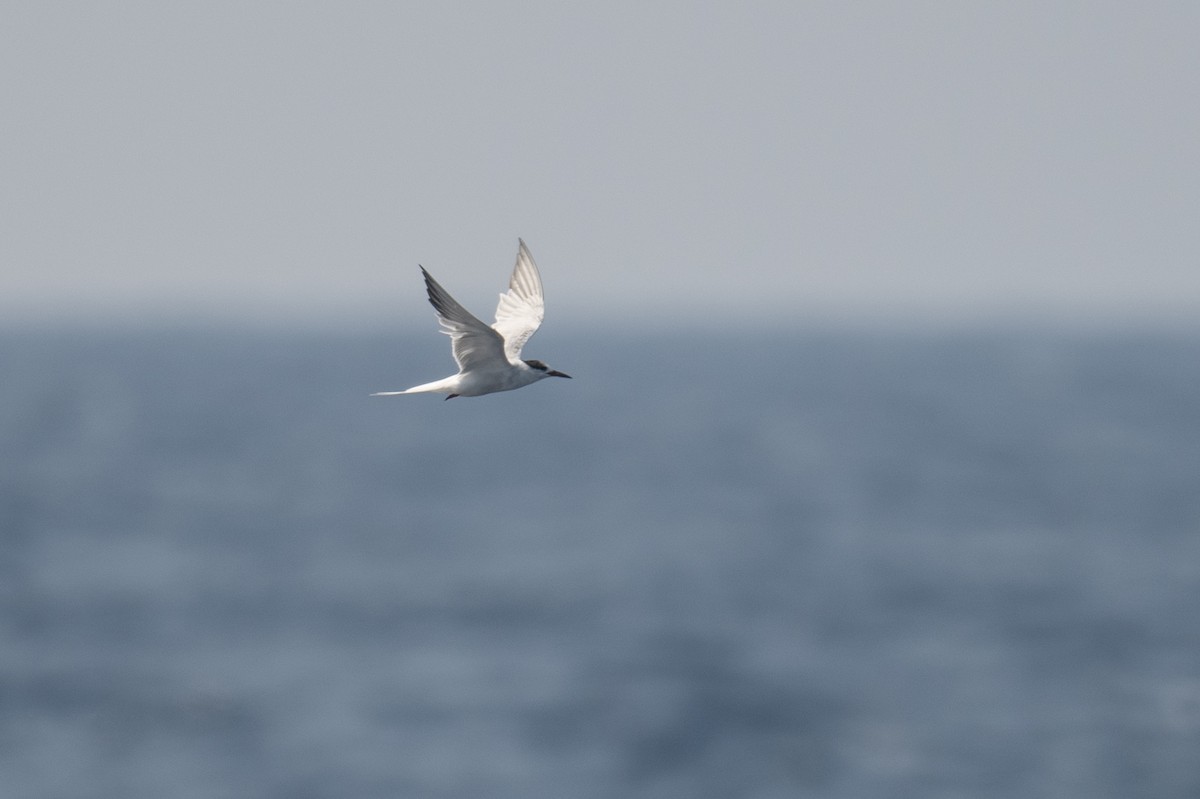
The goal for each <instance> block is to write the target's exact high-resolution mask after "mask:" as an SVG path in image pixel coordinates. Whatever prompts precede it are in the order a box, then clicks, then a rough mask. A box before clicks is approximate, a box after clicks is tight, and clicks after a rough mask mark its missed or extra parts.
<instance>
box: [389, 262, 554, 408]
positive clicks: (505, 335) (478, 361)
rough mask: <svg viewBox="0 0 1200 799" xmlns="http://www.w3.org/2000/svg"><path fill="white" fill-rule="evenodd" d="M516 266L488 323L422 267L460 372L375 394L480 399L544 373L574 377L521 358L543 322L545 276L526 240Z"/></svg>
mask: <svg viewBox="0 0 1200 799" xmlns="http://www.w3.org/2000/svg"><path fill="white" fill-rule="evenodd" d="M517 242H518V244H519V247H518V249H517V265H516V266H514V267H513V273H512V277H511V278H509V281H508V291H506V292H504V293H503V294H501V295H500V304H499V305H498V306H496V323H495V324H494V325H492V326H491V327H488V326H487V325H485V324H484V323H483V322H481V321H479V320H478V319H476V318H475V316H474V315H472V314H471V312H470V311H468V310H467V309H466V308H464V307H462V306H461V305H459V304H458V301H457V300H455V299H454V298H453V297H451V296H450V293H449V292H447V291H446V290H445V289H444V288H442V287H441V285H440V284H439V283H438V282H437V281H436V280H434V279H433V276H432V275H430V274H429V272H428V271H426V269H425V267H423V266H422V267H421V274H422V275H424V276H425V290H426V291H427V292H428V294H429V302H430V303H431V304H432V305H433V308H434V310H435V311H437V316H438V322H439V323H441V326H442V332H443V333H445V334H446V335H448V336H450V347H451V349H452V350H453V352H454V360H455V361H456V362H457V363H458V374H456V375H451V376H450V377H446V378H443V379H441V380H435V381H433V382H432V383H422V384H421V385H419V386H413V387H412V388H408V389H405V390H404V391H379V392H376V393H374V394H372V395H371V396H372V397H394V396H398V395H400V394H446V395H448V396H447V397H446V399H454V398H455V397H478V396H481V395H483V394H492V393H494V392H497V391H512V390H513V389H514V388H521V387H523V386H527V385H529V384H530V383H536V382H537V381H539V380H541V379H542V378H545V377H570V375H568V374H563V373H562V372H557V371H555V370H553V369H551V368H550V367H548V366H546V364H544V363H542V362H541V361H533V360H528V361H527V360H522V359H521V348H522V347H524V346H525V342H526V341H529V337H530V336H532V335H533V334H534V333H535V332H536V331H537V329H538V326H539V325H541V324H542V317H543V316H544V313H545V312H544V302H543V300H542V276H541V275H540V274H538V268H537V264H535V263H534V262H533V256H532V255H530V254H529V248H528V247H526V246H525V242H524V241H521V240H520V239H517Z"/></svg>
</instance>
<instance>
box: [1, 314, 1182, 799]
mask: <svg viewBox="0 0 1200 799" xmlns="http://www.w3.org/2000/svg"><path fill="white" fill-rule="evenodd" d="M526 352H527V357H536V358H540V359H542V360H545V361H547V362H548V363H549V364H550V365H551V366H552V367H553V368H555V369H559V370H562V371H565V372H567V373H568V374H571V375H572V377H573V379H572V380H569V381H568V380H546V381H543V382H541V383H538V384H536V385H534V386H530V387H528V388H525V389H522V390H520V391H515V392H508V393H504V394H496V395H492V396H487V397H481V398H458V399H454V400H452V401H449V402H447V401H444V400H443V399H442V398H441V397H438V396H413V397H387V398H379V397H369V396H368V395H369V394H370V393H371V392H373V391H380V390H390V389H400V388H405V387H407V386H409V385H414V384H417V383H422V382H426V381H429V380H433V379H436V378H439V377H443V376H445V375H447V374H450V373H452V371H453V363H452V361H451V359H450V357H449V352H448V347H447V346H446V340H445V339H444V338H439V337H437V336H435V335H434V334H433V333H432V332H431V331H429V330H427V329H426V328H425V327H422V328H420V329H419V330H414V331H408V330H397V329H372V330H363V329H357V330H316V329H297V330H289V329H284V328H254V327H252V326H244V327H238V326H236V325H235V326H231V325H217V324H213V325H211V326H205V325H194V326H191V327H162V328H157V327H154V326H150V325H147V326H137V325H134V324H126V325H123V326H120V327H102V326H94V327H91V328H89V327H87V326H85V325H79V326H74V327H72V326H62V327H45V326H42V327H37V326H32V325H26V326H21V325H8V326H6V327H4V328H3V329H2V330H0V797H5V799H7V798H9V797H11V798H12V799H110V798H111V799H162V798H163V797H172V799H215V798H226V797H227V798H229V799H233V798H234V797H237V798H238V799H241V798H242V797H263V798H264V799H334V798H335V797H337V798H339V799H340V798H343V797H348V798H353V799H377V798H378V799H383V798H384V797H401V798H403V797H430V798H432V799H480V798H481V797H487V798H488V799H539V798H543V797H544V798H545V799H568V798H571V799H708V798H710V797H711V798H712V799H730V798H733V799H740V798H742V797H745V798H746V799H785V798H790V797H814V798H819V799H826V798H828V799H850V798H851V797H853V798H854V799H875V798H878V799H884V798H885V797H886V798H888V799H891V798H893V797H922V799H938V798H939V797H945V798H946V799H950V798H951V797H954V798H959V797H988V798H991V797H1013V798H1017V797H1019V798H1020V799H1037V798H1039V797H1045V799H1064V798H1068V799H1069V798H1072V797H1078V799H1107V798H1111V799H1130V798H1131V797H1155V798H1156V799H1170V798H1174V797H1178V798H1179V799H1188V798H1193V797H1197V796H1200V330H1194V329H1190V330H1189V329H1165V328H1164V329H1161V330H1153V329H1148V330H1133V329H1124V328H1123V329H1113V330H1105V329H1070V328H1054V327H1052V326H1047V327H1046V328H1045V329H1040V330H1036V329H1031V328H1029V327H1021V326H1018V325H1012V326H1011V327H1005V326H1003V325H991V326H985V325H982V324H981V325H979V326H977V327H971V326H959V327H946V328H943V329H925V330H906V329H893V330H868V329H854V328H852V327H850V326H838V325H833V324H831V325H829V326H827V327H816V328H812V329H797V330H781V329H776V328H767V327H764V328H762V329H750V328H748V329H745V330H743V331H742V332H740V333H738V334H734V335H731V334H730V332H729V331H728V330H725V331H722V330H712V331H706V330H702V329H686V328H669V327H666V326H663V327H660V328H658V329H653V330H645V331H641V332H638V331H636V330H632V331H626V332H623V333H621V334H619V335H613V334H611V333H610V332H608V331H605V332H604V334H603V335H600V334H597V333H589V332H587V331H582V330H580V331H566V332H563V331H562V330H554V331H550V330H545V331H543V332H542V333H541V334H540V335H539V336H538V337H537V338H535V339H534V340H533V341H532V342H531V343H530V345H529V346H527V347H526Z"/></svg>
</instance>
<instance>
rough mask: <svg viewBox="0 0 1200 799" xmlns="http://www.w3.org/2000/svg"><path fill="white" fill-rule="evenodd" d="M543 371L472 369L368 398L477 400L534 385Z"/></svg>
mask: <svg viewBox="0 0 1200 799" xmlns="http://www.w3.org/2000/svg"><path fill="white" fill-rule="evenodd" d="M546 376H547V375H546V373H545V372H541V371H538V370H536V369H530V368H529V367H527V366H525V365H524V364H522V365H521V366H513V365H508V366H507V367H506V368H502V369H494V370H493V369H488V370H486V371H485V370H473V371H470V372H461V373H459V374H456V375H451V376H450V377H445V378H442V379H441V380H435V381H433V382H432V383H422V384H421V385H419V386H413V387H412V388H406V389H405V390H403V391H379V392H376V393H375V394H372V395H371V396H372V397H395V396H399V395H401V394H457V395H458V396H460V397H480V396H483V395H484V394H494V393H496V392H497V391H512V390H513V389H516V388H522V387H524V386H527V385H529V384H530V383H536V382H537V381H539V380H541V379H542V378H543V377H546Z"/></svg>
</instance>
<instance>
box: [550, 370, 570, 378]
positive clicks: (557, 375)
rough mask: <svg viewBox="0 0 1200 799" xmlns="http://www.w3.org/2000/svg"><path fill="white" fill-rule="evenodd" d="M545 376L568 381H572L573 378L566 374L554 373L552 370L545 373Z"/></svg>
mask: <svg viewBox="0 0 1200 799" xmlns="http://www.w3.org/2000/svg"><path fill="white" fill-rule="evenodd" d="M546 374H548V375H550V376H551V377H565V378H567V379H568V380H571V379H573V378H572V377H571V376H570V375H568V374H563V373H562V372H556V371H555V370H553V369H551V370H550V371H549V372H546Z"/></svg>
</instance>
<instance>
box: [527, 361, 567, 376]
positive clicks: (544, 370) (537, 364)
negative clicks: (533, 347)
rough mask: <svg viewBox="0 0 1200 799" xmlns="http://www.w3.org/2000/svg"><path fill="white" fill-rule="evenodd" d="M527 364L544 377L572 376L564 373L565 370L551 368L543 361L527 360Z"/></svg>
mask: <svg viewBox="0 0 1200 799" xmlns="http://www.w3.org/2000/svg"><path fill="white" fill-rule="evenodd" d="M525 365H526V366H528V367H529V368H530V369H532V370H533V371H535V372H538V373H540V374H541V376H542V377H566V378H570V377H571V376H570V375H568V374H564V373H563V372H558V371H555V370H554V369H551V368H550V367H549V366H547V365H546V364H544V363H542V362H541V361H525Z"/></svg>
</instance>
